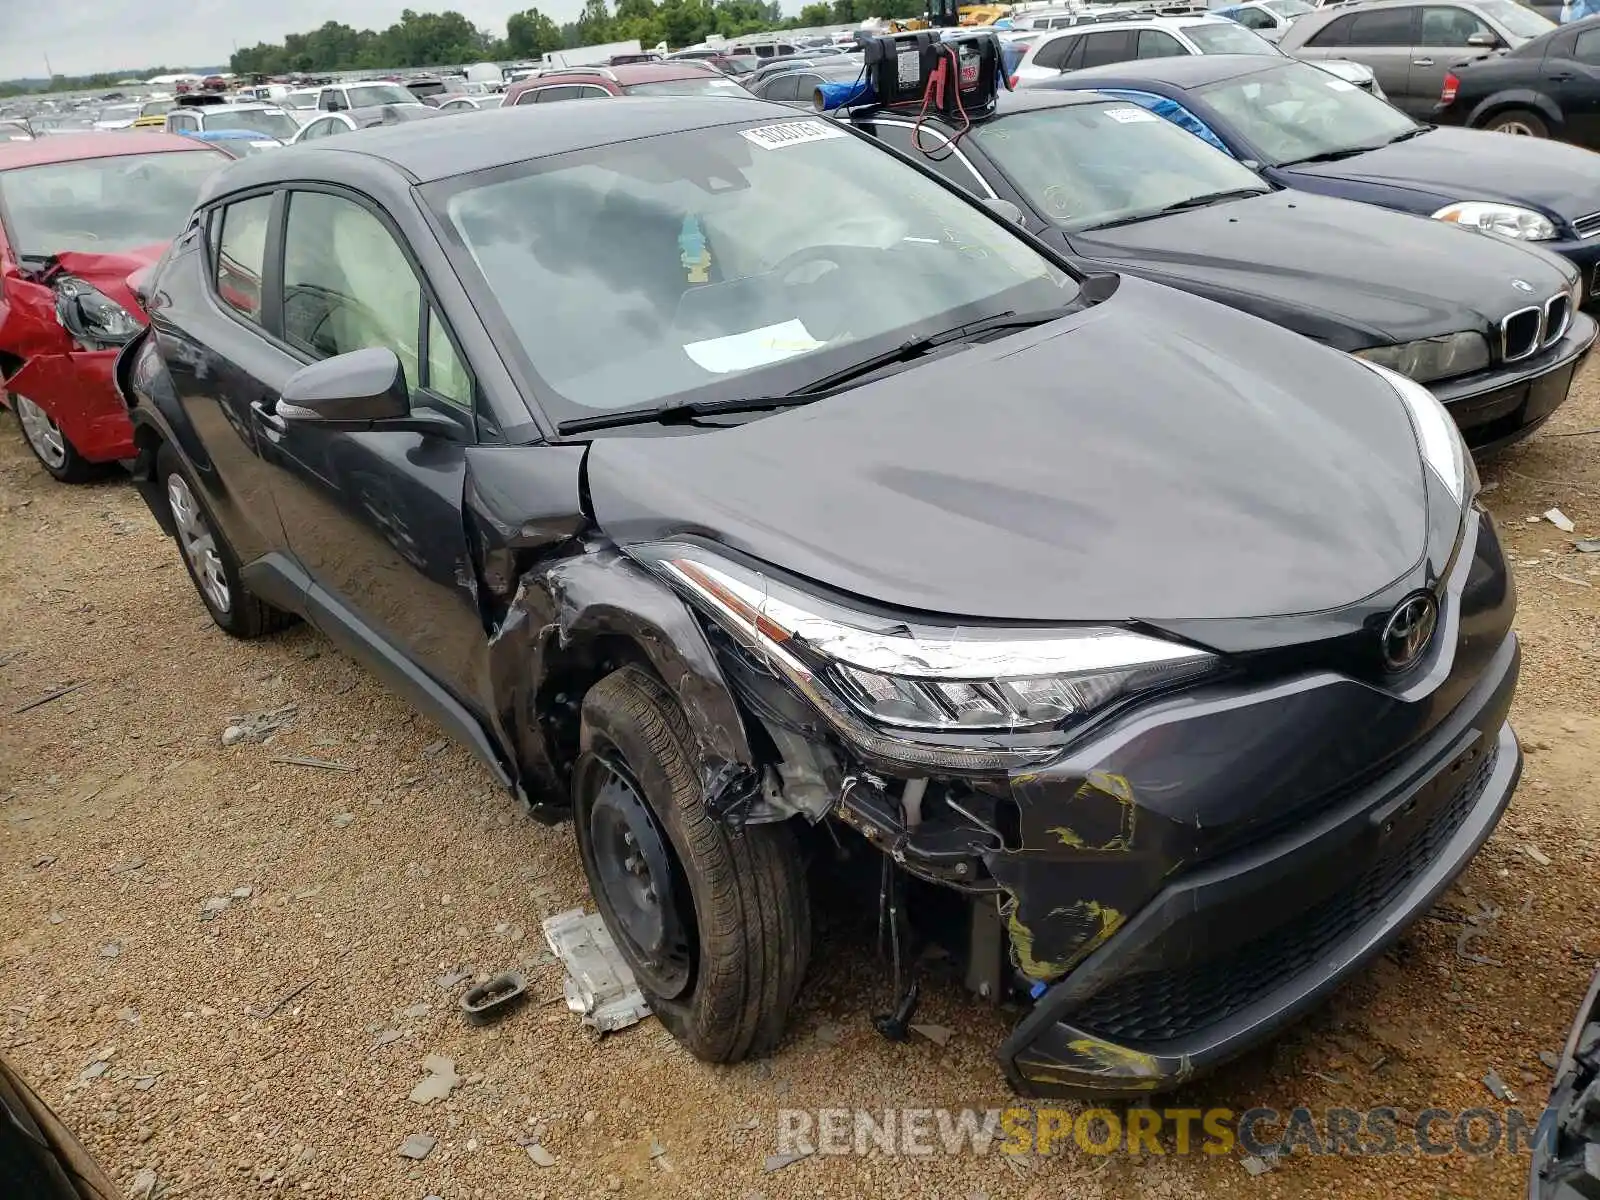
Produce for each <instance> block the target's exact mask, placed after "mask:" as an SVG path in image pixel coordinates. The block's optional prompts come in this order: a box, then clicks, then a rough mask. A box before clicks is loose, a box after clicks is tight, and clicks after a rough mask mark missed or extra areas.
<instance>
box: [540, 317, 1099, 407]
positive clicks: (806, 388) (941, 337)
mask: <svg viewBox="0 0 1600 1200" xmlns="http://www.w3.org/2000/svg"><path fill="white" fill-rule="evenodd" d="M1066 313H1067V309H1066V308H1065V307H1062V308H1051V309H1044V310H1041V311H1038V312H1024V313H1019V312H1015V311H1011V310H1008V311H1006V312H1003V313H996V314H994V315H993V316H989V317H983V318H980V319H979V320H976V321H969V322H967V323H966V324H965V325H958V326H956V327H955V328H954V329H946V330H944V331H942V332H940V333H934V334H929V335H928V336H927V337H920V338H911V339H909V340H908V341H905V342H902V343H900V345H898V346H896V347H894V348H893V349H892V350H885V351H883V352H882V353H881V354H874V355H872V356H871V357H869V358H864V359H862V360H861V361H860V362H858V363H852V364H851V365H850V366H848V367H845V368H844V369H843V370H841V371H834V372H833V373H832V374H829V375H824V376H822V378H820V379H813V380H812V381H811V382H810V383H807V384H804V385H802V386H801V387H798V388H796V389H795V390H794V391H792V392H785V393H783V394H782V395H779V396H738V397H734V398H733V399H730V400H687V401H682V402H680V403H676V404H661V405H657V406H655V407H654V408H625V409H620V410H618V411H617V412H609V413H599V414H597V415H595V416H592V417H577V418H574V419H573V420H571V421H562V422H561V423H560V424H559V425H557V426H556V432H557V433H559V434H561V435H562V436H563V437H564V436H566V435H567V434H572V433H589V432H591V431H593V430H596V429H615V428H618V427H619V426H623V425H647V424H650V423H658V424H662V425H673V424H680V423H683V422H686V421H692V420H694V419H695V418H697V417H714V416H720V415H721V414H723V413H747V412H766V411H768V410H771V409H778V408H795V407H798V406H799V405H802V404H809V403H810V402H811V401H813V400H820V399H822V398H823V397H824V396H826V395H828V394H829V393H830V392H832V391H833V390H834V389H836V388H838V387H839V386H840V385H841V384H846V383H850V382H852V381H853V380H856V379H860V378H861V377H862V376H864V375H870V374H872V373H873V372H874V371H878V370H881V369H882V368H884V367H887V366H892V365H894V364H895V363H900V362H910V361H911V360H912V359H914V358H919V357H921V356H922V355H924V354H927V353H928V352H929V351H930V350H936V349H938V348H939V347H940V346H947V345H950V344H951V343H954V342H959V341H964V340H966V339H967V338H973V337H978V336H979V335H981V334H985V333H995V332H998V331H999V330H1003V329H1026V328H1029V327H1030V326H1034V325H1043V324H1045V323H1046V322H1049V321H1054V320H1056V319H1057V318H1058V317H1063V316H1065V315H1066Z"/></svg>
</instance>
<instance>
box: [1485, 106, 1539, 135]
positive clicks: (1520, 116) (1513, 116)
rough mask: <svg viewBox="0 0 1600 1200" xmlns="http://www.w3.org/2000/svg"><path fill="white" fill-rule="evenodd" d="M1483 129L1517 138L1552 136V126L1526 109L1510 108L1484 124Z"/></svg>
mask: <svg viewBox="0 0 1600 1200" xmlns="http://www.w3.org/2000/svg"><path fill="white" fill-rule="evenodd" d="M1483 128H1484V129H1485V130H1486V131H1487V132H1489V133H1509V134H1512V135H1513V136H1515V137H1536V138H1547V137H1549V136H1550V126H1548V125H1546V124H1545V121H1544V118H1543V117H1541V116H1540V115H1539V114H1538V113H1536V112H1531V111H1529V110H1528V109H1526V108H1508V109H1507V110H1506V111H1505V112H1500V113H1495V115H1494V116H1492V117H1490V118H1489V119H1488V120H1487V121H1485V122H1484V123H1483Z"/></svg>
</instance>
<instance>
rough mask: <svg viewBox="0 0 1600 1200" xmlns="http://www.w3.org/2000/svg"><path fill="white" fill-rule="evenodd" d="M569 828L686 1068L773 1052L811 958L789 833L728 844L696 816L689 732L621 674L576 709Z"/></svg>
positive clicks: (806, 907) (639, 681) (633, 678)
mask: <svg viewBox="0 0 1600 1200" xmlns="http://www.w3.org/2000/svg"><path fill="white" fill-rule="evenodd" d="M582 740H583V750H584V753H583V755H582V757H581V758H580V760H579V763H578V768H577V772H576V775H575V778H574V826H575V828H576V831H577V837H578V849H579V853H580V854H581V855H582V858H583V867H584V872H585V874H586V875H587V876H588V879H589V889H590V891H591V892H592V893H593V895H594V899H595V904H596V906H597V907H598V908H599V910H600V915H601V916H602V917H603V918H604V919H605V922H606V927H607V929H609V930H610V931H611V935H612V937H613V939H614V940H615V942H616V944H617V948H618V950H620V951H621V953H622V956H623V957H624V958H625V959H626V960H627V962H628V966H629V967H630V968H632V970H633V973H634V976H635V978H636V979H637V980H638V982H639V987H640V990H641V991H643V993H644V995H645V998H646V1000H648V1001H649V1003H650V1008H651V1011H652V1012H654V1013H655V1014H656V1016H657V1018H659V1019H660V1021H661V1023H662V1024H663V1025H665V1026H666V1027H667V1029H668V1030H669V1031H670V1032H671V1033H672V1035H673V1036H674V1037H676V1038H677V1039H678V1040H679V1041H681V1042H683V1043H684V1044H685V1045H686V1046H688V1047H689V1049H690V1050H691V1051H692V1052H693V1053H694V1054H695V1056H696V1057H698V1058H702V1059H705V1060H707V1061H710V1062H736V1061H738V1060H739V1059H742V1058H745V1057H747V1056H749V1055H759V1054H764V1053H766V1052H768V1051H770V1050H771V1049H772V1048H773V1047H774V1046H776V1045H777V1043H778V1040H779V1039H780V1038H781V1037H782V1035H783V1028H784V1023H785V1020H786V1019H787V1017H788V1013H789V1009H790V1007H791V1005H792V1004H793V1002H794V998H795V995H796V993H798V991H799V990H800V983H801V980H802V978H803V977H804V975H805V971H806V964H807V962H808V961H809V959H810V954H811V908H810V899H809V896H808V895H807V891H806V878H805V867H804V864H803V862H802V860H801V856H800V850H799V846H798V845H797V844H796V842H795V839H794V836H793V833H792V832H791V830H790V829H789V828H788V826H787V825H783V824H772V825H750V826H746V827H744V828H743V829H742V830H741V831H739V832H738V833H737V834H734V833H730V832H729V830H728V829H727V827H726V826H724V825H723V824H722V823H721V822H719V821H717V820H716V819H715V818H713V817H712V816H711V814H710V813H708V812H707V811H706V808H705V802H704V800H705V790H704V786H703V784H702V783H701V781H700V778H699V776H698V774H697V772H696V770H695V767H694V763H695V754H694V749H693V745H694V743H693V740H692V738H691V736H690V733H689V728H688V723H687V722H686V721H685V720H684V717H683V713H682V711H681V710H680V709H679V708H678V706H677V704H676V702H675V701H674V700H673V698H672V696H671V694H670V693H669V692H668V691H667V690H666V688H665V687H663V686H662V685H661V683H660V682H659V681H658V680H657V679H656V678H655V677H654V676H652V675H650V674H649V673H648V672H646V671H644V670H642V669H640V668H638V667H624V668H622V669H621V670H619V671H615V672H613V673H612V674H610V675H608V676H607V677H606V678H605V679H603V680H601V681H600V682H599V683H598V684H596V685H595V686H594V687H593V688H592V689H591V690H590V691H589V694H588V695H587V696H586V697H585V698H584V702H583V734H582Z"/></svg>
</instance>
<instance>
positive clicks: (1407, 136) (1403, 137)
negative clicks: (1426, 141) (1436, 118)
mask: <svg viewBox="0 0 1600 1200" xmlns="http://www.w3.org/2000/svg"><path fill="white" fill-rule="evenodd" d="M1432 132H1433V126H1432V125H1418V126H1417V127H1416V128H1415V129H1406V130H1402V131H1401V132H1400V133H1397V134H1395V135H1394V136H1393V137H1392V138H1390V139H1389V140H1388V141H1387V142H1386V143H1384V144H1385V145H1388V146H1392V145H1394V144H1395V143H1396V142H1406V141H1410V140H1411V139H1412V138H1414V137H1421V136H1422V135H1423V134H1425V133H1432Z"/></svg>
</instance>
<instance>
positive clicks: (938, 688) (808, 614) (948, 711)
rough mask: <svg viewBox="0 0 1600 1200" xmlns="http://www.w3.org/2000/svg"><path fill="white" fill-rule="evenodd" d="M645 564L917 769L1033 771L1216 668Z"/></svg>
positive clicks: (1147, 649)
mask: <svg viewBox="0 0 1600 1200" xmlns="http://www.w3.org/2000/svg"><path fill="white" fill-rule="evenodd" d="M640 554H641V557H643V558H645V560H646V561H647V562H649V563H650V565H651V566H652V567H653V568H654V569H656V570H657V571H658V572H660V573H661V574H662V575H663V576H664V577H665V578H666V579H667V580H668V581H669V582H671V583H672V584H673V586H674V587H676V588H677V589H678V591H680V592H681V593H683V594H684V595H685V596H687V597H688V598H689V599H690V600H692V601H693V602H694V603H695V604H696V605H697V606H698V607H699V608H700V609H701V611H703V612H705V613H706V614H707V615H708V616H710V617H711V618H712V619H713V620H714V621H716V623H717V624H718V625H719V626H721V627H722V628H723V629H724V630H725V631H726V632H727V633H729V634H730V635H732V636H733V637H734V638H735V639H736V640H738V641H739V642H740V643H741V644H742V645H743V646H744V647H745V648H746V649H747V650H749V651H750V652H751V653H752V654H753V655H755V656H756V657H757V658H759V659H760V660H761V661H762V662H764V663H765V664H766V665H767V666H768V668H769V669H771V670H772V671H773V673H774V674H776V675H778V676H779V677H780V678H783V679H785V680H787V681H788V682H789V683H790V684H791V685H793V686H794V687H795V688H796V689H798V690H799V691H800V692H801V693H802V694H804V695H805V696H806V697H807V698H808V699H809V700H810V701H811V702H812V704H813V705H814V706H815V707H816V708H817V710H818V711H819V712H820V713H821V714H822V715H823V716H824V717H825V718H826V719H827V720H828V722H829V724H831V725H832V726H833V727H834V729H835V730H836V731H837V732H838V733H839V734H841V735H842V736H843V737H844V738H846V739H847V740H849V741H851V742H853V743H855V744H856V746H857V747H858V748H860V749H861V750H863V751H865V752H867V753H869V754H872V755H875V756H877V757H879V758H883V759H888V760H892V761H894V762H897V763H900V764H902V765H904V766H905V767H907V768H911V769H918V770H924V771H930V770H931V771H954V772H962V771H966V772H975V771H993V770H997V769H1004V768H1007V767H1014V766H1023V765H1027V764H1029V763H1036V762H1039V761H1042V760H1043V759H1045V758H1048V757H1050V756H1051V755H1052V754H1054V753H1055V750H1056V747H1057V746H1059V745H1060V744H1061V743H1062V742H1063V741H1064V740H1065V735H1066V733H1067V732H1068V731H1070V730H1071V729H1072V727H1073V726H1075V725H1077V724H1079V723H1081V722H1082V721H1084V720H1085V719H1087V718H1088V717H1089V716H1091V715H1092V714H1093V713H1095V712H1096V711H1098V710H1101V709H1104V708H1105V707H1106V706H1107V705H1110V704H1112V703H1114V702H1116V701H1118V700H1120V699H1123V698H1124V697H1127V696H1129V695H1132V694H1134V693H1136V692H1140V691H1146V690H1149V689H1152V688H1163V687H1170V686H1172V685H1174V684H1177V683H1182V682H1188V681H1191V680H1194V679H1196V678H1199V677H1201V676H1203V675H1207V674H1209V673H1211V672H1213V671H1216V670H1218V669H1219V667H1220V662H1219V660H1218V659H1217V658H1216V657H1215V656H1214V655H1212V654H1209V653H1207V652H1205V651H1203V650H1196V649H1194V648H1192V647H1189V646H1184V645H1180V644H1178V643H1175V642H1167V641H1163V640H1161V639H1159V638H1153V637H1146V636H1144V635H1143V634H1138V633H1132V632H1129V631H1128V630H1125V629H1119V628H1114V627H1093V628H1078V629H1073V628H1056V629H1017V628H985V627H944V628H940V629H937V630H934V629H931V628H928V627H920V628H918V629H912V628H909V627H908V626H907V625H906V624H905V623H904V622H902V621H898V620H891V619H886V618H880V617H873V616H870V615H868V614H865V613H859V612H854V611H852V610H849V609H846V608H844V607H842V606H840V605H839V604H837V603H835V602H833V601H830V600H827V599H824V598H822V597H819V596H814V595H811V594H809V593H807V592H805V591H802V590H800V589H798V588H795V587H792V586H790V585H787V584H783V583H780V582H778V581H775V580H772V579H770V578H768V577H766V576H765V575H762V574H759V573H757V572H755V571H751V570H749V569H746V568H744V567H741V566H738V565H736V564H734V563H731V562H728V561H726V560H724V559H722V558H721V557H719V556H717V555H714V554H711V553H710V552H708V551H706V550H703V549H701V548H700V547H698V546H683V545H674V546H657V547H653V548H650V549H649V550H647V551H642V552H640Z"/></svg>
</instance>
